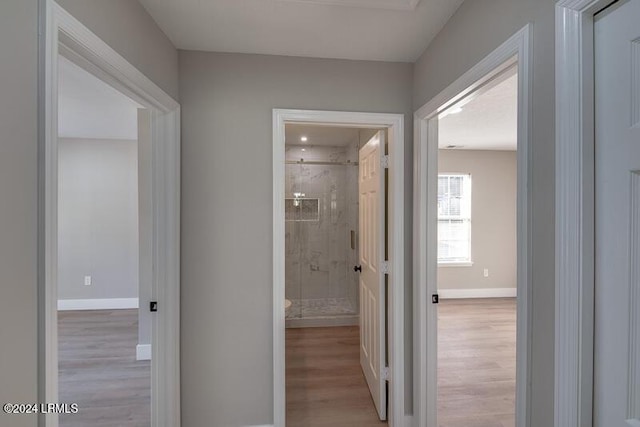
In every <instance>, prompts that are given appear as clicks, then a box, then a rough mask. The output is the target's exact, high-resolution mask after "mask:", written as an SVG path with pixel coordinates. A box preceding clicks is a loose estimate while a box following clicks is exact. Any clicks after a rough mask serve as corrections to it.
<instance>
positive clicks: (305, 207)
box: [274, 110, 404, 427]
mask: <svg viewBox="0 0 640 427" xmlns="http://www.w3.org/2000/svg"><path fill="white" fill-rule="evenodd" d="M402 127H403V126H402V116H401V115H392V114H388V115H387V114H369V113H340V112H323V111H297V110H275V111H274V414H275V417H274V418H275V423H274V424H275V425H276V426H278V427H283V426H284V425H285V423H286V424H287V425H291V426H296V425H315V426H324V425H326V426H333V425H337V424H336V423H341V422H346V423H352V424H354V425H385V424H386V421H387V420H388V424H389V425H392V426H393V425H403V423H404V355H403V349H404V346H403V340H404V326H403V323H404V317H403V316H404V310H403V302H404V297H403V293H404V290H403V286H402V284H403V275H404V272H403V261H402V260H403V240H404V238H403V232H402V230H403V226H402V208H403V197H404V190H403V178H402V177H403V172H402V171H403V169H404V165H403V163H404V162H403V157H404V155H403V146H404V140H403V136H402ZM398 230H399V231H398ZM394 284H397V285H395V286H394ZM285 326H286V327H287V329H286V334H285ZM285 337H286V338H285Z"/></svg>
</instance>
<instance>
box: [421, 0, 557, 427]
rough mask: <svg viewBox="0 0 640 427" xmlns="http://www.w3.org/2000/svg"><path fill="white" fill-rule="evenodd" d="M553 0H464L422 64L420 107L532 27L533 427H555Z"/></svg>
mask: <svg viewBox="0 0 640 427" xmlns="http://www.w3.org/2000/svg"><path fill="white" fill-rule="evenodd" d="M554 5H555V1H554V0H473V1H466V2H464V3H463V4H462V6H461V7H460V8H459V9H458V11H457V12H456V13H455V14H454V16H453V17H452V18H451V20H450V21H449V22H448V23H447V24H446V25H445V27H444V28H443V29H442V31H441V32H440V34H438V36H437V37H436V38H435V40H434V41H433V42H432V43H431V45H430V46H429V48H428V49H427V50H426V51H425V52H424V54H423V55H422V57H421V58H420V59H419V60H418V62H417V64H416V66H415V70H414V99H413V105H414V107H415V108H416V109H417V108H419V107H420V106H422V105H423V104H424V103H425V102H427V101H429V100H430V99H431V98H432V97H434V96H435V95H437V94H438V93H439V92H440V91H441V90H443V89H444V88H446V87H447V86H448V85H449V84H450V83H452V82H453V81H454V80H455V79H457V78H458V77H459V76H460V75H462V74H463V73H464V72H466V71H467V70H468V69H469V68H471V67H472V66H473V65H475V64H476V63H477V62H478V61H480V60H481V59H482V58H483V57H485V56H486V55H488V54H489V53H490V52H491V51H492V50H493V49H495V48H496V47H498V46H499V45H500V44H501V43H503V42H504V41H505V40H506V39H507V38H509V37H510V36H511V35H513V34H514V33H515V32H516V31H518V30H519V29H520V28H522V27H523V26H525V25H526V24H527V23H532V24H533V90H532V92H531V96H532V99H531V106H532V108H533V111H532V123H531V129H532V134H531V136H532V139H531V142H530V162H531V163H530V165H531V181H530V185H529V187H530V189H531V199H530V200H531V203H532V205H533V214H532V215H531V218H530V220H531V225H532V230H531V235H532V242H531V245H532V253H531V271H532V272H533V274H532V282H531V288H532V294H531V295H532V305H533V310H532V311H533V312H532V325H531V326H532V329H533V336H532V339H533V345H532V348H531V391H532V401H531V407H530V411H531V414H532V418H531V425H532V426H550V425H553V383H554V370H553V366H554V365H553V363H554V295H555V291H554V289H555V285H554V276H555V273H554V268H555V267H554V253H555V251H554V225H553V224H554V218H555V217H554V209H555V206H554V194H555V187H554V185H555V180H554V169H555V164H554V162H555V154H554V153H555V143H554V141H555V121H554V114H555V107H554V105H555V97H554V90H555V80H554V70H555V64H554V48H555V46H554V33H555V31H554V23H555V19H554Z"/></svg>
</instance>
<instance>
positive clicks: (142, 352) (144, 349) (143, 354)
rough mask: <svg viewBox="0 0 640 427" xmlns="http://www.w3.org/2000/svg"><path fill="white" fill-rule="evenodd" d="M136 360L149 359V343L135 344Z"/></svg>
mask: <svg viewBox="0 0 640 427" xmlns="http://www.w3.org/2000/svg"><path fill="white" fill-rule="evenodd" d="M136 360H151V344H138V345H137V346H136Z"/></svg>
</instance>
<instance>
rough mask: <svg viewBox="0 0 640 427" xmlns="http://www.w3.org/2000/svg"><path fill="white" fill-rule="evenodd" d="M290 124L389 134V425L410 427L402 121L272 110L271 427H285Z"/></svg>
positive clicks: (381, 116) (400, 116) (388, 117)
mask: <svg viewBox="0 0 640 427" xmlns="http://www.w3.org/2000/svg"><path fill="white" fill-rule="evenodd" d="M293 123H295V124H307V125H323V126H338V127H354V128H367V129H380V130H382V129H387V130H388V134H389V137H388V143H389V181H388V184H387V190H388V214H387V218H386V220H387V223H388V226H389V233H388V235H389V241H388V249H389V263H390V274H389V278H388V289H389V300H388V321H389V330H388V341H387V343H388V347H389V397H388V401H389V416H388V422H389V426H391V427H402V426H405V425H409V424H407V416H405V413H404V408H405V396H404V394H405V390H404V375H405V372H404V368H405V363H404V314H405V313H404V287H405V283H404V211H405V209H404V203H405V194H404V192H405V188H404V168H405V165H404V153H405V140H404V115H403V114H384V113H363V112H342V111H318V110H286V109H274V110H273V414H274V415H273V418H274V420H273V425H274V427H285V422H286V415H285V414H286V399H285V393H286V385H285V309H284V301H285V219H284V217H285V210H284V199H285V194H284V188H285V125H286V124H293Z"/></svg>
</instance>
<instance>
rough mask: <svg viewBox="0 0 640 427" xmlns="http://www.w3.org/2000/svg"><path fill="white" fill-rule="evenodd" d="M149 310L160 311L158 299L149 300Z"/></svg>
mask: <svg viewBox="0 0 640 427" xmlns="http://www.w3.org/2000/svg"><path fill="white" fill-rule="evenodd" d="M149 311H150V312H152V313H155V312H156V311H158V301H150V302H149Z"/></svg>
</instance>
